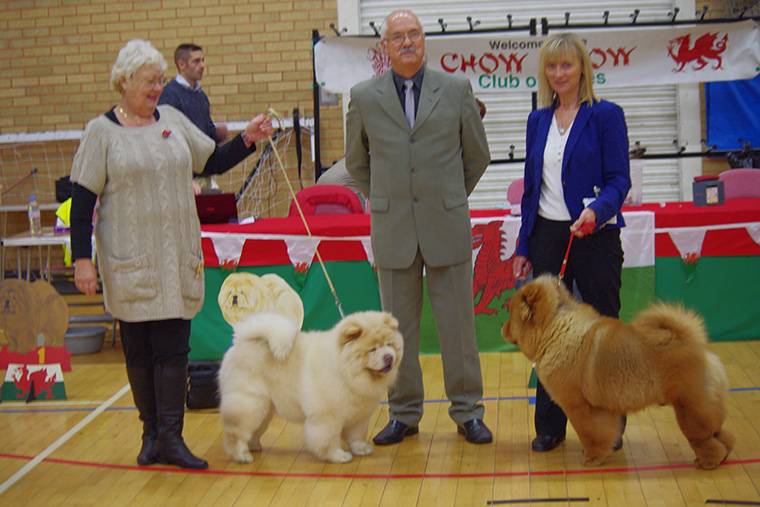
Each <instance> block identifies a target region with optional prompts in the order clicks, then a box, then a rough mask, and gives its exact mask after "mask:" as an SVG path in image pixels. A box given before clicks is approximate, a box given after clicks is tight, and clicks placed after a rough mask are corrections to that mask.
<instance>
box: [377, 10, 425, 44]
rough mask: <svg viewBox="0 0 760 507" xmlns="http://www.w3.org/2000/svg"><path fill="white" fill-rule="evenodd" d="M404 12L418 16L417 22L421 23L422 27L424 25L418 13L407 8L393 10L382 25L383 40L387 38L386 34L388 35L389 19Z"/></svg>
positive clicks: (381, 35)
mask: <svg viewBox="0 0 760 507" xmlns="http://www.w3.org/2000/svg"><path fill="white" fill-rule="evenodd" d="M402 12H405V13H408V14H411V15H412V16H414V17H415V18H417V23H418V24H419V25H420V27H421V26H422V22H421V21H420V18H418V17H417V15H416V14H415V13H413V12H412V11H408V10H406V9H399V10H395V11H393V12H391V13H390V14H388V15H387V16H386V17H385V19H384V20H383V24H382V25H380V39H381V40H385V39H386V36H387V35H388V20H389V19H391V18H393V17H394V16H396V15H397V14H399V13H402Z"/></svg>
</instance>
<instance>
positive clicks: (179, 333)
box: [119, 319, 190, 368]
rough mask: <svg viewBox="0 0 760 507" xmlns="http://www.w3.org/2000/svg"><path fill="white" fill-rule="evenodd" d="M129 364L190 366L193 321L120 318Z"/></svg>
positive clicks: (123, 342)
mask: <svg viewBox="0 0 760 507" xmlns="http://www.w3.org/2000/svg"><path fill="white" fill-rule="evenodd" d="M119 332H120V336H121V345H122V348H123V349H124V358H125V360H126V363H127V367H138V368H148V367H152V366H153V365H154V364H164V365H172V366H186V365H187V362H188V360H187V355H188V354H189V353H190V321H189V320H184V319H167V320H151V321H146V322H124V321H121V320H120V321H119Z"/></svg>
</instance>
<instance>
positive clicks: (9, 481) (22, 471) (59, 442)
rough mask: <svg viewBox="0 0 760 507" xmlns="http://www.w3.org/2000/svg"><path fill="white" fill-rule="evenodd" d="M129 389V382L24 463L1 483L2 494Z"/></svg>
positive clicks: (0, 492) (0, 491) (0, 490)
mask: <svg viewBox="0 0 760 507" xmlns="http://www.w3.org/2000/svg"><path fill="white" fill-rule="evenodd" d="M128 391H129V384H127V385H125V386H124V387H122V388H121V389H120V390H119V391H118V392H117V393H116V394H114V395H113V396H111V397H110V398H109V399H108V400H106V401H105V402H104V403H103V404H102V405H100V406H99V407H98V408H96V409H95V410H94V411H93V412H92V413H90V414H88V415H87V416H86V417H85V418H84V419H82V420H81V421H79V422H78V423H77V424H76V425H74V427H73V428H71V429H70V430H69V431H67V432H66V433H64V434H63V435H62V436H61V437H60V438H59V439H58V440H56V441H55V442H53V443H52V444H51V445H50V446H48V448H47V449H45V450H44V451H42V452H41V453H39V454H38V455H37V456H35V457H34V458H32V460H31V461H29V463H27V464H26V465H24V466H23V467H22V468H21V469H20V470H19V471H18V472H16V473H15V474H13V475H12V476H10V477H9V478H8V479H7V480H6V481H5V482H4V483H2V484H0V495H2V494H3V493H4V492H5V491H6V490H7V489H8V488H10V487H11V486H13V485H14V484H15V483H16V482H17V481H18V480H19V479H21V478H22V477H24V476H25V475H26V474H27V473H29V472H30V471H31V470H32V469H33V468H34V467H36V466H37V465H39V464H40V463H42V461H44V460H45V459H46V458H47V457H48V456H50V455H51V454H52V453H53V452H54V451H55V450H56V449H58V448H59V447H60V446H62V445H63V444H64V443H66V441H67V440H69V439H70V438H71V437H72V436H74V435H75V434H76V433H77V432H78V431H79V430H81V429H82V428H84V427H85V426H87V425H88V424H89V423H90V422H91V421H92V420H93V419H95V418H96V417H97V416H99V415H100V414H101V413H102V412H103V411H104V410H105V409H107V408H108V407H110V406H111V405H113V404H114V403H115V402H116V400H118V399H119V398H121V397H122V396H124V394H126V393H127V392H128Z"/></svg>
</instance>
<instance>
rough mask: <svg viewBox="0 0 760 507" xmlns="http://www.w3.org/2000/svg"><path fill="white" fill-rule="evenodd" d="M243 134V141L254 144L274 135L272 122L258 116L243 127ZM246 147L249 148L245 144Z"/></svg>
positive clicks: (262, 116)
mask: <svg viewBox="0 0 760 507" xmlns="http://www.w3.org/2000/svg"><path fill="white" fill-rule="evenodd" d="M243 133H244V134H245V135H244V136H243V140H244V141H245V140H246V138H247V139H248V140H250V141H251V143H255V142H256V141H260V140H262V139H264V138H265V137H269V136H271V135H272V134H274V129H273V128H272V120H271V119H270V118H269V117H267V116H264V115H263V114H260V115H258V116H256V117H255V118H254V119H252V120H251V121H250V122H249V123H248V125H246V126H245V130H244V131H243ZM246 145H247V146H248V147H250V145H249V144H248V143H246Z"/></svg>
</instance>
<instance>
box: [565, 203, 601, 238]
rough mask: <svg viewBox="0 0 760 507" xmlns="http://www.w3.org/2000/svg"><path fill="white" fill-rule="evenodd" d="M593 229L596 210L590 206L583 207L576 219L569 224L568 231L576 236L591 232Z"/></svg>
mask: <svg viewBox="0 0 760 507" xmlns="http://www.w3.org/2000/svg"><path fill="white" fill-rule="evenodd" d="M594 229H596V212H595V211H594V210H593V209H591V208H584V210H583V211H581V216H579V217H578V220H576V221H575V223H574V224H573V225H571V226H570V232H571V233H572V234H575V236H576V237H578V238H582V237H583V236H585V235H587V234H591V233H592V232H594Z"/></svg>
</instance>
